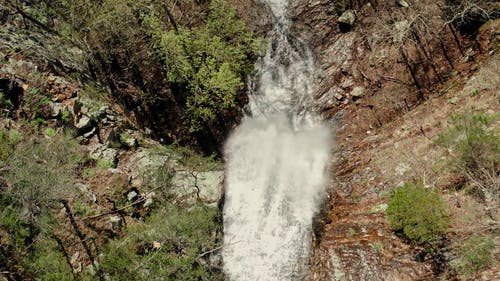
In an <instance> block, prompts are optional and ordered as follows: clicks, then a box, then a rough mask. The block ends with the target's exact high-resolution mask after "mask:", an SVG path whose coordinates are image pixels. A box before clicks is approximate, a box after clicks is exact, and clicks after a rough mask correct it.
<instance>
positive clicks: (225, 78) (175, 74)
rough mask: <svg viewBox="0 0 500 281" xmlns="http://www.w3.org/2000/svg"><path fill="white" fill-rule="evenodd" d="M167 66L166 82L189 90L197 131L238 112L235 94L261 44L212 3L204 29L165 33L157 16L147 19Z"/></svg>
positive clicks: (220, 3)
mask: <svg viewBox="0 0 500 281" xmlns="http://www.w3.org/2000/svg"><path fill="white" fill-rule="evenodd" d="M144 21H145V24H146V25H147V26H148V27H149V29H150V33H151V36H152V37H153V40H154V41H155V47H156V49H157V51H158V53H159V55H160V56H161V57H162V59H163V61H164V66H165V70H166V76H167V80H168V81H169V82H170V83H174V84H178V85H185V87H186V88H187V90H188V91H189V92H190V94H189V95H188V96H187V98H186V109H187V113H188V117H189V118H190V125H191V126H190V131H191V132H194V131H198V130H200V129H201V128H202V126H203V125H204V124H207V123H208V122H210V121H213V120H215V118H216V116H217V114H218V113H220V112H221V111H223V110H225V109H228V108H231V107H234V106H235V98H236V92H237V90H239V89H241V88H242V86H243V79H244V77H245V76H246V75H247V74H248V73H249V72H250V71H251V70H252V64H251V60H250V57H251V56H252V54H253V53H255V52H256V51H257V50H258V46H259V44H258V40H257V39H256V38H254V37H253V36H252V34H251V33H249V32H247V31H246V27H245V23H244V22H243V21H242V20H239V19H238V18H237V16H236V12H235V10H234V9H233V8H231V7H230V6H229V5H228V4H227V2H225V1H224V0H213V1H212V2H211V4H210V12H209V15H208V19H207V23H206V25H205V26H201V27H193V28H185V27H180V28H178V29H177V30H170V31H165V28H164V26H163V23H162V21H161V20H160V18H159V17H158V16H156V15H155V14H151V15H149V16H146V17H145V18H144Z"/></svg>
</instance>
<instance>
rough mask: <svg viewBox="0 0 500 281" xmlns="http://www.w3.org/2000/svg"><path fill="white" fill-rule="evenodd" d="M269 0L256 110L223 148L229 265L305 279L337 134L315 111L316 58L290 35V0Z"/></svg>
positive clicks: (244, 276) (259, 279)
mask: <svg viewBox="0 0 500 281" xmlns="http://www.w3.org/2000/svg"><path fill="white" fill-rule="evenodd" d="M264 1H265V2H266V3H267V4H268V5H269V6H270V8H271V10H272V12H273V14H274V19H275V22H274V28H273V30H272V31H271V33H270V35H269V39H270V41H271V44H270V47H269V49H268V51H267V54H266V55H265V56H264V57H263V58H262V59H261V60H260V61H259V62H258V63H257V65H256V74H255V76H254V77H253V79H251V81H250V82H249V90H250V103H249V109H250V112H251V116H247V117H245V118H244V120H243V122H242V124H241V125H240V126H239V127H238V128H236V130H235V131H234V132H233V134H232V135H231V137H230V138H229V140H228V142H227V143H226V147H225V157H226V163H227V166H226V197H225V204H224V214H223V215H224V247H223V250H222V255H223V259H224V270H225V272H226V274H227V276H228V277H229V279H230V280H232V281H247V280H248V281H264V280H265V281H267V280H269V281H271V280H273V281H274V280H276V281H286V280H304V279H306V276H307V259H308V255H309V249H310V230H311V223H312V217H313V215H314V213H315V212H316V210H317V208H318V205H319V203H320V202H321V199H322V195H323V194H324V188H325V185H326V180H327V170H328V162H329V156H330V153H329V152H330V151H329V150H330V147H331V143H330V142H331V133H330V130H329V129H328V127H326V126H324V125H323V124H322V122H321V119H320V118H319V117H318V116H317V115H316V114H315V113H314V101H313V98H312V91H313V87H312V85H313V80H314V63H313V59H312V55H311V53H310V51H309V49H308V48H307V47H306V46H304V45H303V44H302V43H301V42H300V41H298V40H297V39H296V38H294V37H293V36H292V35H291V34H290V31H289V29H290V21H289V20H288V18H287V6H288V2H287V0H264Z"/></svg>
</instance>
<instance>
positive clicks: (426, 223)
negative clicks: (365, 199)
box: [387, 184, 449, 243]
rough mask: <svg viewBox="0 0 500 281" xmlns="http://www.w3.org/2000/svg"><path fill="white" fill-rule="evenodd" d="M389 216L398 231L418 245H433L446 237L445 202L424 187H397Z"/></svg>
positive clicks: (389, 205)
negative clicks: (437, 239)
mask: <svg viewBox="0 0 500 281" xmlns="http://www.w3.org/2000/svg"><path fill="white" fill-rule="evenodd" d="M387 215H388V217H389V221H390V222H391V226H392V228H393V229H394V230H396V231H402V233H403V234H404V235H405V236H406V237H407V238H408V239H410V240H412V241H415V242H417V243H426V242H432V241H433V240H434V239H435V238H439V237H440V236H441V235H443V234H445V233H446V230H447V229H448V225H449V218H448V213H447V209H446V206H445V202H444V201H443V199H442V198H441V196H440V195H439V193H438V192H437V191H436V190H433V189H429V188H424V187H423V185H422V184H416V185H415V184H405V185H404V186H402V187H398V188H396V190H395V192H394V194H393V195H392V196H391V198H390V199H389V204H388V207H387Z"/></svg>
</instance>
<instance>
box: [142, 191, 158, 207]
mask: <svg viewBox="0 0 500 281" xmlns="http://www.w3.org/2000/svg"><path fill="white" fill-rule="evenodd" d="M155 195H156V193H155V192H154V191H153V192H150V193H148V194H147V195H146V200H145V201H144V207H149V206H151V205H153V203H154V197H155Z"/></svg>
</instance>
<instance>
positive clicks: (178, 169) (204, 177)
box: [125, 148, 224, 205]
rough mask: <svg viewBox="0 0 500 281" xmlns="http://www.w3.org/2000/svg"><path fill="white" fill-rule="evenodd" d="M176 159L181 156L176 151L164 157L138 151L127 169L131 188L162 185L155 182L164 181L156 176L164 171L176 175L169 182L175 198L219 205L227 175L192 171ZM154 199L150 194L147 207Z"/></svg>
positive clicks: (166, 153) (150, 152)
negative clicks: (224, 179)
mask: <svg viewBox="0 0 500 281" xmlns="http://www.w3.org/2000/svg"><path fill="white" fill-rule="evenodd" d="M177 159H178V155H176V154H175V152H165V151H162V154H159V153H157V152H155V151H154V150H149V149H146V148H139V149H138V150H137V151H136V153H134V154H133V155H132V156H131V157H130V158H129V160H128V162H127V163H126V164H125V168H126V169H127V170H129V171H130V175H131V184H132V186H144V185H145V184H147V183H150V184H151V183H152V184H163V182H161V183H160V182H158V183H157V182H155V181H157V180H162V178H161V177H160V178H158V176H157V175H158V174H159V171H162V172H165V173H168V174H173V177H172V178H171V180H170V192H171V193H172V194H173V195H174V196H178V197H182V198H185V199H186V200H187V201H191V202H192V201H195V200H198V199H200V200H202V201H203V202H206V203H208V204H217V202H218V201H219V200H220V199H221V198H222V194H223V187H222V182H223V178H224V172H223V171H205V172H198V171H192V170H190V169H189V168H188V167H184V166H182V165H181V164H179V162H178V160H177ZM163 180H166V179H163ZM153 196H154V195H153V194H151V195H150V198H148V199H146V203H145V205H150V204H152V203H153ZM149 199H151V200H149ZM148 200H149V202H148Z"/></svg>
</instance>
